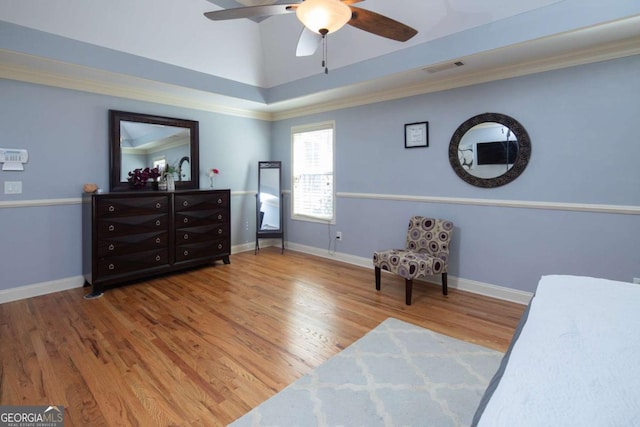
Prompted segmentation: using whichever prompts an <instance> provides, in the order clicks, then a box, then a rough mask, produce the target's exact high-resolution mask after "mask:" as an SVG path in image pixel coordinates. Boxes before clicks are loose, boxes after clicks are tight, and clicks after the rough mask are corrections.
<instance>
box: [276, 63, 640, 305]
mask: <svg viewBox="0 0 640 427" xmlns="http://www.w3.org/2000/svg"><path fill="white" fill-rule="evenodd" d="M639 69H640V56H634V57H629V58H623V59H618V60H613V61H608V62H602V63H595V64H590V65H586V66H580V67H573V68H567V69H564V70H557V71H552V72H546V73H541V74H537V75H531V76H526V77H519V78H513V79H508V80H503V81H498V82H492V83H487V84H481V85H476V86H471V87H465V88H459V89H455V90H449V91H443V92H439V93H433V94H427V95H420V96H415V97H411V98H406V99H401V100H395V101H389V102H383V103H379V104H374V105H368V106H364V107H357V108H349V109H344V110H340V111H333V112H330V113H323V114H318V115H313V116H308V117H303V118H295V119H291V120H286V121H281V122H278V123H276V124H275V126H274V133H273V143H274V151H275V153H276V155H275V156H274V157H276V158H281V159H283V160H284V162H285V164H287V165H288V164H289V163H290V128H291V126H295V125H300V124H306V123H315V122H321V121H325V120H329V119H333V120H335V121H336V182H337V192H338V199H337V223H336V226H335V227H334V228H332V230H334V231H338V230H340V231H342V232H343V239H342V241H341V242H340V243H339V244H338V247H337V251H338V252H342V253H347V254H350V255H355V256H359V257H366V258H368V257H370V256H371V254H372V252H373V251H374V250H376V249H384V248H391V247H401V246H403V245H404V237H405V231H406V226H407V222H408V219H409V217H410V216H411V215H415V214H420V215H426V216H435V217H443V218H448V219H451V220H453V221H454V222H455V224H456V228H455V237H454V242H453V245H452V251H453V256H452V264H451V269H450V274H452V275H453V276H457V277H459V278H462V279H468V280H473V281H479V282H484V283H489V284H493V285H498V286H504V287H509V288H514V289H519V290H523V291H529V292H532V291H534V289H535V286H536V284H537V282H538V280H539V279H540V276H541V275H544V274H560V273H562V274H575V275H589V276H597V277H606V278H610V279H614V280H623V281H631V279H632V277H639V276H640V216H638V215H637V214H636V215H627V214H610V213H595V212H584V211H571V210H555V209H552V208H553V205H552V203H572V204H596V205H602V204H604V205H630V206H636V207H637V206H640V167H638V160H639V159H640V144H639V143H638V138H637V137H636V135H637V132H636V126H637V125H636V123H637V118H638V117H640V98H639V97H638V94H640V79H639V78H638V70H639ZM484 112H499V113H504V114H507V115H510V116H512V117H514V118H516V119H517V120H518V121H520V123H522V124H523V126H524V127H525V128H526V129H527V131H528V133H529V135H530V137H531V140H532V156H531V160H530V163H529V165H528V167H527V169H526V170H525V171H524V174H523V175H522V176H520V177H519V178H518V179H517V180H516V181H514V182H512V183H511V184H508V185H506V186H503V187H499V188H495V189H485V188H477V187H473V186H471V185H469V184H467V183H465V182H464V181H462V180H461V179H459V178H458V177H457V176H456V175H455V174H454V172H453V170H452V169H451V167H450V165H449V160H448V145H449V141H450V138H451V135H452V134H453V132H454V131H455V130H456V128H457V127H458V126H459V125H460V124H461V123H462V122H463V121H465V120H466V119H468V118H470V117H472V116H474V115H477V114H480V113H484ZM419 121H429V130H430V138H429V139H430V146H429V147H428V148H421V149H417V148H414V149H405V148H404V139H403V129H404V124H405V123H412V122H419ZM290 175H291V171H290V169H288V170H285V173H284V175H283V176H284V181H285V183H286V184H285V188H290V181H291V179H290ZM346 193H348V194H346ZM353 193H355V194H353ZM396 196H418V197H422V198H429V197H439V198H443V197H452V198H458V199H463V201H465V200H466V201H472V202H473V201H476V200H477V199H479V200H485V201H486V204H487V205H488V206H479V205H464V204H457V203H456V204H452V203H428V202H414V201H410V200H409V201H397V200H392V199H393V198H394V197H396ZM494 199H497V200H500V201H525V202H541V204H542V205H543V207H544V206H546V207H547V209H537V208H535V209H532V208H513V207H502V206H493V205H492V202H491V200H494ZM327 228H328V225H323V224H313V223H308V222H303V221H293V220H291V219H289V220H288V224H287V230H288V240H289V241H291V242H293V243H297V244H300V245H307V246H313V247H317V248H327V247H328V245H329V239H330V237H329V236H330V233H328V230H327ZM331 235H333V232H332V233H331Z"/></svg>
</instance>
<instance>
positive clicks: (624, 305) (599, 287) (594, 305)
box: [473, 276, 640, 427]
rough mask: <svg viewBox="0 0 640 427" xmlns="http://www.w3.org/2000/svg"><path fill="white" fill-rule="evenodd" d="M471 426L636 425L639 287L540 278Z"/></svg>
mask: <svg viewBox="0 0 640 427" xmlns="http://www.w3.org/2000/svg"><path fill="white" fill-rule="evenodd" d="M473 425H477V426H483V427H486V426H490V427H497V426H509V427H514V426H633V425H637V426H640V286H639V285H634V284H631V283H625V282H616V281H611V280H605V279H596V278H591V277H577V276H543V277H542V279H541V280H540V282H539V284H538V287H537V289H536V293H535V295H534V297H533V299H532V300H531V303H530V305H529V307H528V309H527V311H526V312H525V315H524V316H523V319H522V321H521V324H520V325H519V327H518V329H517V331H516V334H515V335H514V339H513V340H512V344H511V347H510V348H509V350H508V351H507V353H506V354H505V357H504V359H503V364H502V365H501V367H500V369H499V370H498V372H497V373H496V376H495V377H494V378H493V380H492V381H491V384H490V385H489V387H488V389H487V391H486V392H485V396H484V397H483V399H482V403H481V405H480V407H479V408H478V411H477V413H476V416H475V417H474V421H473Z"/></svg>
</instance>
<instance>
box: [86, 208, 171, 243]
mask: <svg viewBox="0 0 640 427" xmlns="http://www.w3.org/2000/svg"><path fill="white" fill-rule="evenodd" d="M168 226H169V215H168V214H160V215H140V216H126V217H120V218H117V217H111V218H104V219H101V220H99V221H98V224H97V227H98V239H99V240H104V239H108V238H111V237H114V236H122V235H126V234H141V233H149V232H154V231H162V230H167V229H168Z"/></svg>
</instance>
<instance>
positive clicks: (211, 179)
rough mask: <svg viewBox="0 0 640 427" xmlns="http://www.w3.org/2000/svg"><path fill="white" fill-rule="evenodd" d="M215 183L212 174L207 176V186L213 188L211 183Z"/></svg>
mask: <svg viewBox="0 0 640 427" xmlns="http://www.w3.org/2000/svg"><path fill="white" fill-rule="evenodd" d="M214 183H215V178H214V177H213V176H210V177H209V188H211V189H213V184H214Z"/></svg>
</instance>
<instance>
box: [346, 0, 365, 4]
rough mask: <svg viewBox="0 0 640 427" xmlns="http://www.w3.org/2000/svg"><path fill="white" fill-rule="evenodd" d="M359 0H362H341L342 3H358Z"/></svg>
mask: <svg viewBox="0 0 640 427" xmlns="http://www.w3.org/2000/svg"><path fill="white" fill-rule="evenodd" d="M361 1H364V0H342V3H344V4H354V3H360V2H361Z"/></svg>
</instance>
